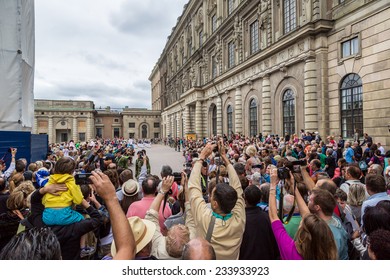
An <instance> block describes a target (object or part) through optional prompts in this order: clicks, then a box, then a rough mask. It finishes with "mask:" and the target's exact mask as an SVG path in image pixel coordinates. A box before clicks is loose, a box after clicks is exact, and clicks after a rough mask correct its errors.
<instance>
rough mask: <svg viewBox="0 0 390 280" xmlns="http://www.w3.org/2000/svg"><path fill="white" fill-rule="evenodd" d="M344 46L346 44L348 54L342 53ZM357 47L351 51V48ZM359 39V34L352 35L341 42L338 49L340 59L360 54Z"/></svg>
mask: <svg viewBox="0 0 390 280" xmlns="http://www.w3.org/2000/svg"><path fill="white" fill-rule="evenodd" d="M344 46H348V50H349V52H348V54H346V53H344ZM354 48H357V50H356V51H355V52H353V51H352V49H354ZM360 49H361V48H360V40H359V36H354V37H353V38H349V39H348V40H345V41H343V42H341V46H340V50H341V55H340V57H341V59H346V58H349V57H353V56H356V55H359V54H360Z"/></svg>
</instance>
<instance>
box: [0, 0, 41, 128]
mask: <svg viewBox="0 0 390 280" xmlns="http://www.w3.org/2000/svg"><path fill="white" fill-rule="evenodd" d="M34 22H35V21H34V0H0V130H13V131H31V130H32V126H33V121H34V61H35V31H34V29H35V24H34Z"/></svg>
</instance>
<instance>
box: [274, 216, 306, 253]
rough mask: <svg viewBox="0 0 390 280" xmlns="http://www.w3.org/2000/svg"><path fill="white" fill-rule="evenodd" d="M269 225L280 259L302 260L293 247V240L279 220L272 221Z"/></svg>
mask: <svg viewBox="0 0 390 280" xmlns="http://www.w3.org/2000/svg"><path fill="white" fill-rule="evenodd" d="M271 226H272V231H273V232H274V235H275V239H276V243H278V247H279V251H280V256H281V258H282V260H303V258H302V256H301V255H300V254H299V253H298V251H297V248H296V247H295V243H294V240H293V239H292V238H291V237H290V236H289V235H288V233H287V231H286V229H285V228H284V226H283V224H282V222H281V221H280V220H276V221H273V222H272V224H271Z"/></svg>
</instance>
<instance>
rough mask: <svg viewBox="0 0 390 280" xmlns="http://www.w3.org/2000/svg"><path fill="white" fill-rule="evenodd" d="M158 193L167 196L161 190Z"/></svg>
mask: <svg viewBox="0 0 390 280" xmlns="http://www.w3.org/2000/svg"><path fill="white" fill-rule="evenodd" d="M158 193H161V194H162V195H165V194H166V193H165V192H164V191H163V190H162V189H160V190H159V191H158Z"/></svg>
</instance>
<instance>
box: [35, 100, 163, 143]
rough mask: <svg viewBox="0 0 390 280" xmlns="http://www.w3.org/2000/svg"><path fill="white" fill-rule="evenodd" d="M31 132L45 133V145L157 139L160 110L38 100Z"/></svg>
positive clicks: (89, 102) (158, 135) (82, 102)
mask: <svg viewBox="0 0 390 280" xmlns="http://www.w3.org/2000/svg"><path fill="white" fill-rule="evenodd" d="M34 103H35V117H34V128H33V133H35V134H48V136H49V143H60V142H67V141H70V140H74V141H75V142H77V141H81V142H84V141H89V140H91V139H94V138H96V136H99V137H101V138H104V139H112V138H115V137H118V138H122V137H123V138H125V139H128V138H134V139H152V138H160V137H161V132H160V130H161V128H160V127H161V111H158V110H153V111H152V110H147V109H142V108H128V107H127V106H126V107H125V108H123V109H122V110H112V109H111V108H110V107H107V108H105V109H95V106H94V104H93V102H92V101H64V100H38V99H36V100H35V101H34Z"/></svg>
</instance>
